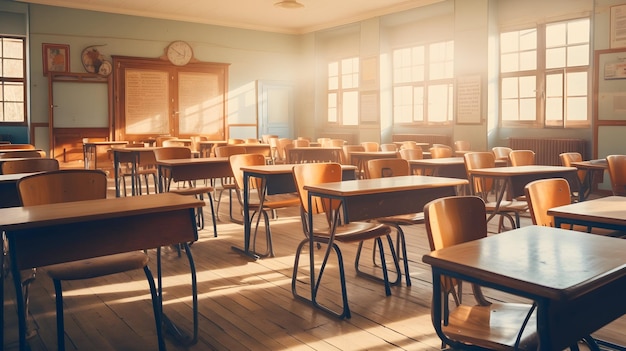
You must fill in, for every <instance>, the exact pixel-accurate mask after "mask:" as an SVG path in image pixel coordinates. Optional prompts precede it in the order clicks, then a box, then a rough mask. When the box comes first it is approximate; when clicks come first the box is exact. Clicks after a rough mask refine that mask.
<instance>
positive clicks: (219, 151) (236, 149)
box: [215, 145, 246, 157]
mask: <svg viewBox="0 0 626 351" xmlns="http://www.w3.org/2000/svg"><path fill="white" fill-rule="evenodd" d="M245 153H246V147H245V146H241V145H224V146H218V147H216V148H215V157H230V156H232V155H241V154H245Z"/></svg>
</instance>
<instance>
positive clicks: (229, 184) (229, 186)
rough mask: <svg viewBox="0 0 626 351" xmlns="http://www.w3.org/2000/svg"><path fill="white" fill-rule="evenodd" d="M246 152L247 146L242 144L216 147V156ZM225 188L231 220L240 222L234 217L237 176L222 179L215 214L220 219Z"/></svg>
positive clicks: (228, 155)
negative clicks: (234, 194)
mask: <svg viewBox="0 0 626 351" xmlns="http://www.w3.org/2000/svg"><path fill="white" fill-rule="evenodd" d="M245 153H246V147H245V146H240V145H226V146H218V147H216V148H215V157H230V156H232V155H241V154H245ZM224 190H228V214H229V216H230V220H231V222H235V223H239V224H241V223H242V222H241V221H239V220H237V219H235V218H234V217H233V195H232V194H233V190H237V185H236V184H235V178H233V177H223V178H222V179H221V180H220V188H219V192H218V194H217V209H216V214H215V216H216V217H217V219H218V220H219V216H220V203H221V202H222V194H223V193H224Z"/></svg>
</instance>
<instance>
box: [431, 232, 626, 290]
mask: <svg viewBox="0 0 626 351" xmlns="http://www.w3.org/2000/svg"><path fill="white" fill-rule="evenodd" d="M625 250H626V240H623V239H618V238H611V237H606V236H601V235H590V234H587V233H581V232H576V231H571V230H564V229H557V228H552V227H543V226H527V227H523V228H520V229H515V230H511V231H507V232H504V233H500V234H497V235H492V236H489V237H487V238H484V239H480V240H474V241H471V242H467V243H463V244H459V245H454V246H450V247H447V248H445V249H441V250H437V251H433V252H431V253H430V254H427V255H424V257H423V261H424V262H425V263H428V264H430V265H432V266H434V267H438V268H442V269H445V270H448V271H453V272H458V273H461V274H463V275H466V276H471V277H476V278H479V279H480V280H482V281H486V282H490V283H494V284H498V285H500V286H504V287H507V288H512V289H515V290H517V291H520V292H525V293H529V294H531V295H533V296H540V297H546V298H549V299H552V300H571V299H574V298H576V297H579V296H581V295H583V294H585V293H588V292H590V291H592V290H594V289H596V288H598V287H600V286H602V285H604V284H607V283H609V282H612V281H614V280H616V279H619V278H621V277H623V276H625V275H626V257H625V256H624V254H623V253H624V252H625Z"/></svg>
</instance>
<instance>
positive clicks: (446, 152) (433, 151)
mask: <svg viewBox="0 0 626 351" xmlns="http://www.w3.org/2000/svg"><path fill="white" fill-rule="evenodd" d="M429 151H430V157H431V158H446V157H452V149H451V148H450V147H441V146H433V147H431V148H430V149H429Z"/></svg>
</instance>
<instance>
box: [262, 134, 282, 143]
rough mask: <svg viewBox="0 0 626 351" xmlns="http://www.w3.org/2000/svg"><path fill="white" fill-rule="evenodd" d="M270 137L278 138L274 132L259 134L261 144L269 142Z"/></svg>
mask: <svg viewBox="0 0 626 351" xmlns="http://www.w3.org/2000/svg"><path fill="white" fill-rule="evenodd" d="M270 138H276V139H278V135H275V134H263V135H261V141H262V142H263V144H269V143H270Z"/></svg>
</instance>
